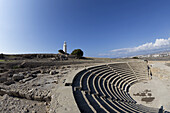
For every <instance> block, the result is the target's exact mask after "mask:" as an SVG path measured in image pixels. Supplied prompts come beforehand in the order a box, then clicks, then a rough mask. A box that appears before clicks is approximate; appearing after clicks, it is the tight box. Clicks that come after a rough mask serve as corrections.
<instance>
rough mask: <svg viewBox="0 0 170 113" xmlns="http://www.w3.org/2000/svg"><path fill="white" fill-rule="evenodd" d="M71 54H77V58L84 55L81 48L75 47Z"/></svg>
mask: <svg viewBox="0 0 170 113" xmlns="http://www.w3.org/2000/svg"><path fill="white" fill-rule="evenodd" d="M71 55H75V56H76V57H77V58H81V57H82V56H83V51H82V50H81V49H75V50H74V51H72V53H71Z"/></svg>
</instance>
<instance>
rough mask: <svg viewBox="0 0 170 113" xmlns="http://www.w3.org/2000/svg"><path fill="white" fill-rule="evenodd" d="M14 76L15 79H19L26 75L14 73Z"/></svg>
mask: <svg viewBox="0 0 170 113" xmlns="http://www.w3.org/2000/svg"><path fill="white" fill-rule="evenodd" d="M12 78H13V80H15V81H19V80H22V79H24V75H23V74H14V75H13V77H12Z"/></svg>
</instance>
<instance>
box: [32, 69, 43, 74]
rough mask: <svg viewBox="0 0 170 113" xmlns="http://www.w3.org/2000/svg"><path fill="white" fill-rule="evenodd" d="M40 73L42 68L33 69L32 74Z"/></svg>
mask: <svg viewBox="0 0 170 113" xmlns="http://www.w3.org/2000/svg"><path fill="white" fill-rule="evenodd" d="M38 73H41V71H40V70H35V71H31V74H38Z"/></svg>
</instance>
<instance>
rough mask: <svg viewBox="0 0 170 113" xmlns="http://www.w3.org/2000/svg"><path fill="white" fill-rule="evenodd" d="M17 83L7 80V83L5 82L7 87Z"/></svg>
mask: <svg viewBox="0 0 170 113" xmlns="http://www.w3.org/2000/svg"><path fill="white" fill-rule="evenodd" d="M14 83H15V82H14V81H13V80H7V81H6V82H4V84H5V85H11V84H14Z"/></svg>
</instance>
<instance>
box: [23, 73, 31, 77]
mask: <svg viewBox="0 0 170 113" xmlns="http://www.w3.org/2000/svg"><path fill="white" fill-rule="evenodd" d="M29 77H32V74H31V73H28V74H27V75H26V76H24V78H29Z"/></svg>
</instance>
